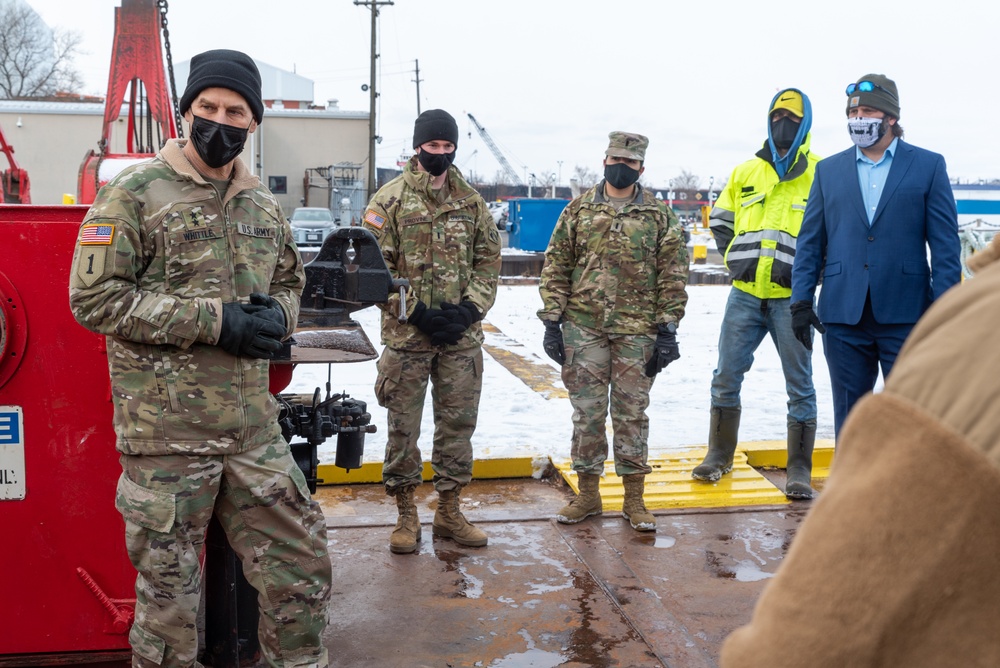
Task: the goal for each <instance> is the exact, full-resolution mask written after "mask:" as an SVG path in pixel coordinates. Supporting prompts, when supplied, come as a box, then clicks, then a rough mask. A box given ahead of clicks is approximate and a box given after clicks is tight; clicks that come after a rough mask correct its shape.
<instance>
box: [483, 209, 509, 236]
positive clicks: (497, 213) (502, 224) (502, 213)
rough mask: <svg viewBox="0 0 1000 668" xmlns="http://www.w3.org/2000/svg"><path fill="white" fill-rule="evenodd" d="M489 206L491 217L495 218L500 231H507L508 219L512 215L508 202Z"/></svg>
mask: <svg viewBox="0 0 1000 668" xmlns="http://www.w3.org/2000/svg"><path fill="white" fill-rule="evenodd" d="M487 206H488V207H489V208H490V215H492V216H493V222H494V223H496V226H497V229H498V230H506V229H507V217H508V216H509V215H510V213H509V212H510V207H509V206H508V204H507V202H487Z"/></svg>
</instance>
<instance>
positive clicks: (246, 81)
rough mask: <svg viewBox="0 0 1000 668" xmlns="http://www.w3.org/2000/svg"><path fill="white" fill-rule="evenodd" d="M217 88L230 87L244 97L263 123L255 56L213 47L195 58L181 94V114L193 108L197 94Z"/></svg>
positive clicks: (262, 101) (257, 118) (258, 72)
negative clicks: (207, 89)
mask: <svg viewBox="0 0 1000 668" xmlns="http://www.w3.org/2000/svg"><path fill="white" fill-rule="evenodd" d="M215 87H218V88H228V89H229V90H231V91H235V92H237V93H239V94H240V95H241V96H243V99H244V100H246V101H247V104H249V105H250V111H252V112H253V117H254V120H256V121H257V123H258V124H260V121H261V117H262V116H263V115H264V100H263V99H261V92H260V71H259V70H258V69H257V65H256V64H255V63H254V62H253V58H251V57H250V56H248V55H247V54H245V53H242V52H240V51H231V50H229V49H214V50H212V51H206V52H205V53H199V54H198V55H197V56H195V57H193V58H192V59H191V71H190V72H189V73H188V80H187V87H186V88H185V89H184V94H183V95H182V96H181V107H180V109H181V114H183V113H185V112H186V111H187V110H188V109H190V108H191V103H192V102H194V99H195V98H196V97H198V93H200V92H201V91H203V90H205V89H206V88H215Z"/></svg>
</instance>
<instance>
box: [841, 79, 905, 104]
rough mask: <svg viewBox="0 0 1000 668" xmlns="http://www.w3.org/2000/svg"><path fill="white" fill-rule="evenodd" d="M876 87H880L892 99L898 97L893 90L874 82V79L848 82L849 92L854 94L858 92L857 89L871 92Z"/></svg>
mask: <svg viewBox="0 0 1000 668" xmlns="http://www.w3.org/2000/svg"><path fill="white" fill-rule="evenodd" d="M876 88H878V89H879V90H880V91H882V92H883V93H885V94H886V95H888V96H889V97H891V98H892V99H894V100H896V99H898V98H897V97H896V96H895V95H894V94H893V92H892V91H891V90H886V89H885V88H882V86H879V85H878V84H877V83H874V82H872V81H859V82H858V83H851V84H847V94H848V95H854V93H856V92H857V91H861V92H862V93H870V92H872V91H873V90H875V89H876Z"/></svg>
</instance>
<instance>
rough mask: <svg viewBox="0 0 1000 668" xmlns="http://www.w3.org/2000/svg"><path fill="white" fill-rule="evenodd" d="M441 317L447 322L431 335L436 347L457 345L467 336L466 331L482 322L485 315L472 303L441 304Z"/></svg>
mask: <svg viewBox="0 0 1000 668" xmlns="http://www.w3.org/2000/svg"><path fill="white" fill-rule="evenodd" d="M441 316H442V317H443V318H445V319H446V320H447V322H446V323H445V324H443V325H441V326H440V327H439V328H438V331H436V332H435V333H434V334H432V335H431V343H433V344H434V345H435V346H443V345H449V346H453V345H455V344H456V343H458V341H459V339H461V338H462V335H463V334H465V330H467V329H469V327H472V323H474V322H479V321H480V320H482V317H483V314H482V313H480V312H479V309H478V308H476V305H475V304H473V303H472V302H470V301H463V302H461V303H460V304H449V303H448V302H441Z"/></svg>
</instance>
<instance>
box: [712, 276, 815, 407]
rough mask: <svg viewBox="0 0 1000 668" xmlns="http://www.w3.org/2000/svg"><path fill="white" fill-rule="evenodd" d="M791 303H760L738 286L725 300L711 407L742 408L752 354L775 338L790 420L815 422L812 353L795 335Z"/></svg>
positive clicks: (778, 301) (782, 301)
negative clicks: (765, 340) (745, 381)
mask: <svg viewBox="0 0 1000 668" xmlns="http://www.w3.org/2000/svg"><path fill="white" fill-rule="evenodd" d="M790 303H791V299H766V300H762V299H758V298H757V297H754V296H753V295H749V294H747V293H745V292H743V291H742V290H738V289H736V288H733V289H732V291H730V293H729V301H728V302H726V314H725V315H724V316H723V318H722V331H721V333H720V334H719V365H718V368H716V370H715V372H714V373H713V375H712V406H719V407H724V408H736V407H738V406H740V387H741V386H742V385H743V377H744V376H745V375H746V373H747V371H749V370H750V367H751V366H753V354H754V352H755V351H756V350H757V347H758V346H759V345H760V342H761V341H763V340H764V336H765V335H766V334H770V335H771V340H772V341H774V345H775V347H777V349H778V357H779V358H780V359H781V369H782V371H783V372H784V374H785V390H786V391H787V392H788V418H789V419H790V420H794V421H796V422H804V421H806V420H815V419H816V389H815V388H814V387H813V381H812V351H809V350H806V347H805V346H804V345H802V344H801V343H800V342H799V340H798V339H796V338H795V335H794V334H793V333H792V313H791V311H790V310H789V306H790Z"/></svg>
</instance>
